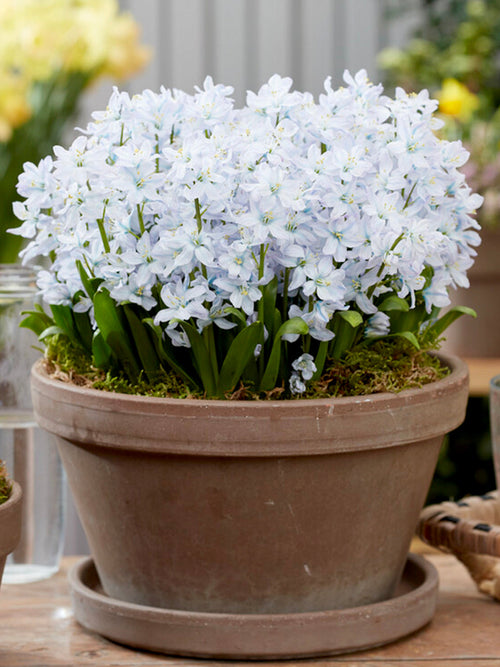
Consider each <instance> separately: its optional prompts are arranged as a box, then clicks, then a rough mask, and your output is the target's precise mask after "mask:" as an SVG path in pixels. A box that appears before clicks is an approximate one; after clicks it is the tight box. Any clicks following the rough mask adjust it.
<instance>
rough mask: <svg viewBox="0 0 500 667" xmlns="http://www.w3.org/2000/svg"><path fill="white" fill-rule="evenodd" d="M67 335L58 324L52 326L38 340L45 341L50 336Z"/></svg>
mask: <svg viewBox="0 0 500 667" xmlns="http://www.w3.org/2000/svg"><path fill="white" fill-rule="evenodd" d="M61 334H62V335H65V334H64V331H63V330H62V329H61V327H58V326H57V324H52V325H51V326H50V327H47V328H46V329H44V330H43V331H42V332H41V333H40V335H39V336H38V340H44V339H45V338H48V337H49V336H57V335H61Z"/></svg>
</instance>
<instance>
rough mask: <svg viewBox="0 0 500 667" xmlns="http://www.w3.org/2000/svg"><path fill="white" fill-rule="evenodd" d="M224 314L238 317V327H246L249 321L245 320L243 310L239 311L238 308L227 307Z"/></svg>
mask: <svg viewBox="0 0 500 667" xmlns="http://www.w3.org/2000/svg"><path fill="white" fill-rule="evenodd" d="M224 312H225V313H226V314H227V315H234V316H235V317H236V319H237V320H238V326H240V327H246V325H247V321H246V319H245V316H244V315H243V313H242V312H241V310H238V308H235V307H234V306H226V307H225V308H224Z"/></svg>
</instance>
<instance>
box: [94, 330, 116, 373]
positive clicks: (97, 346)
mask: <svg viewBox="0 0 500 667" xmlns="http://www.w3.org/2000/svg"><path fill="white" fill-rule="evenodd" d="M92 360H93V363H94V366H95V367H96V368H100V369H101V370H103V371H107V370H109V369H110V368H112V367H113V366H114V365H115V363H116V360H115V357H114V356H113V351H112V349H111V348H110V347H109V345H108V344H107V343H106V341H105V340H104V338H103V336H102V333H101V332H100V331H97V332H95V333H94V336H93V338H92Z"/></svg>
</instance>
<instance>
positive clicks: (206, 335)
mask: <svg viewBox="0 0 500 667" xmlns="http://www.w3.org/2000/svg"><path fill="white" fill-rule="evenodd" d="M203 339H204V341H205V345H206V346H207V350H208V357H209V359H210V365H211V366H212V372H213V376H214V381H215V384H216V385H217V382H218V381H219V363H218V360H217V350H216V347H215V336H214V325H213V324H210V325H209V326H208V327H205V328H204V329H203Z"/></svg>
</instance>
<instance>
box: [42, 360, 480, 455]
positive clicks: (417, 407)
mask: <svg viewBox="0 0 500 667" xmlns="http://www.w3.org/2000/svg"><path fill="white" fill-rule="evenodd" d="M441 358H442V359H443V361H445V363H446V364H447V365H448V366H449V367H450V368H451V369H452V371H451V373H450V374H449V375H448V376H446V377H445V378H443V379H441V380H439V381H437V382H431V383H429V384H427V385H424V386H423V387H421V388H418V389H408V390H405V391H401V392H399V393H398V394H391V393H383V394H371V395H366V396H355V397H352V396H349V397H341V398H327V399H292V400H281V401H280V400H273V401H228V400H221V399H214V400H204V399H185V398H152V397H147V396H130V395H127V394H116V393H112V392H107V391H100V390H96V389H88V388H82V387H77V386H73V385H70V384H69V383H65V382H61V381H58V380H54V379H52V378H50V377H49V376H48V375H47V373H46V372H45V370H44V369H43V367H42V368H41V367H40V366H39V365H38V366H37V365H36V364H35V366H34V367H33V369H32V396H33V406H34V412H35V416H36V419H37V421H38V424H39V425H40V426H41V427H42V428H44V429H45V430H47V431H49V432H51V433H54V434H55V435H57V436H60V437H62V438H64V439H67V440H69V441H71V442H75V443H80V444H85V445H88V446H97V447H109V448H114V449H119V450H122V451H126V450H128V449H130V450H133V451H137V450H142V451H148V452H151V453H160V454H162V455H163V454H166V453H169V454H188V455H190V456H194V455H197V456H223V457H226V456H230V457H247V456H265V457H276V456H297V455H299V456H301V455H310V454H324V453H331V452H332V451H335V452H337V453H339V452H342V451H360V450H363V449H376V448H384V447H391V446H398V445H404V444H408V443H411V442H414V441H415V439H417V440H426V439H429V438H433V437H436V436H437V435H438V434H439V435H444V433H447V432H448V431H450V430H452V429H454V428H456V427H457V426H458V425H459V424H460V423H461V422H462V421H463V410H462V403H463V402H464V401H463V399H464V398H466V396H467V394H468V369H467V366H466V364H465V363H464V362H463V361H461V360H459V359H458V358H454V357H450V356H447V355H441ZM457 398H459V400H458V402H457ZM430 406H432V408H431V409H430ZM415 432H416V434H417V435H416V434H415ZM262 433H266V437H265V438H263V437H262ZM270 443H272V444H270Z"/></svg>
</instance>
